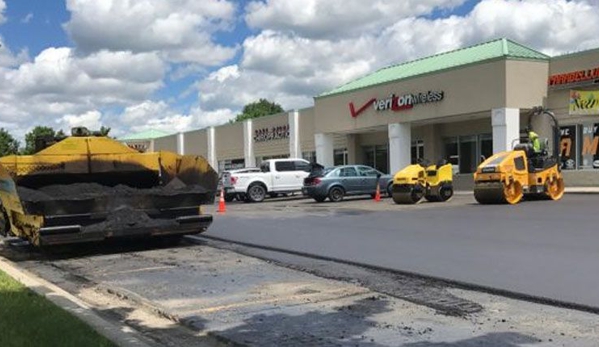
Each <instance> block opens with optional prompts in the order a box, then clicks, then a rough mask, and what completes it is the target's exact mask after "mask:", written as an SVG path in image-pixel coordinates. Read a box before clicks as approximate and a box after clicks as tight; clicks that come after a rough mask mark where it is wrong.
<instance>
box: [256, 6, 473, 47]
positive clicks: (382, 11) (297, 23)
mask: <svg viewBox="0 0 599 347" xmlns="http://www.w3.org/2000/svg"><path fill="white" fill-rule="evenodd" d="M464 2H465V0H404V1H397V0H376V1H369V2H368V3H364V1H361V0H327V1H319V0H267V1H264V2H263V1H252V2H250V3H249V4H248V5H247V7H246V11H247V15H246V21H247V23H248V24H249V25H250V26H251V27H254V28H259V29H271V30H276V31H283V32H285V31H292V32H294V33H295V34H297V35H299V36H302V37H308V38H315V39H318V38H327V39H334V38H344V37H345V38H347V37H357V36H361V35H364V34H365V33H368V34H376V33H377V32H378V31H380V30H381V29H382V28H385V27H387V26H389V25H391V24H393V23H394V22H395V21H397V20H399V19H402V18H407V17H412V16H420V15H426V14H430V13H431V12H432V11H433V10H434V9H452V8H455V7H457V6H459V5H461V4H462V3H464Z"/></svg>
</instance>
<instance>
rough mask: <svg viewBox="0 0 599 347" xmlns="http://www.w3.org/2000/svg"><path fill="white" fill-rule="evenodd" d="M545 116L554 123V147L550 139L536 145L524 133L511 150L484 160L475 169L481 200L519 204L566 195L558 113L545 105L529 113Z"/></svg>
mask: <svg viewBox="0 0 599 347" xmlns="http://www.w3.org/2000/svg"><path fill="white" fill-rule="evenodd" d="M539 116H544V117H545V118H548V119H549V120H550V121H551V123H552V133H553V134H552V135H553V148H552V150H551V152H549V151H548V148H547V147H549V146H548V140H547V139H543V141H541V143H542V146H541V148H537V149H536V150H535V148H534V147H533V144H532V142H531V139H529V138H528V136H525V137H524V138H523V139H521V140H520V143H518V144H516V145H515V146H514V149H513V150H511V151H505V152H500V153H496V154H494V155H492V156H491V157H489V158H488V159H487V160H485V161H484V162H482V163H481V164H480V165H479V166H478V168H477V169H476V172H475V173H474V198H475V199H476V201H478V202H479V203H481V204H517V203H519V202H520V201H521V200H522V199H523V198H524V199H528V200H538V199H548V200H559V199H561V198H562V196H563V195H564V179H563V177H562V173H561V168H560V160H559V154H560V151H559V124H558V122H557V119H556V117H555V115H554V114H553V113H552V112H551V111H548V110H546V109H544V108H542V107H535V108H533V109H532V111H531V112H530V114H529V118H528V129H532V119H533V118H534V117H539Z"/></svg>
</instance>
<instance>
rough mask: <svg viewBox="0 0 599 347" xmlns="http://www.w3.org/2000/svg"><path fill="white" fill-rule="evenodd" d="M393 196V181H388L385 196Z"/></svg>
mask: <svg viewBox="0 0 599 347" xmlns="http://www.w3.org/2000/svg"><path fill="white" fill-rule="evenodd" d="M392 196H393V181H391V182H389V184H387V197H389V198H390V197H392Z"/></svg>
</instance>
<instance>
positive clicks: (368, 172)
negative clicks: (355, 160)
mask: <svg viewBox="0 0 599 347" xmlns="http://www.w3.org/2000/svg"><path fill="white" fill-rule="evenodd" d="M358 171H360V176H366V177H376V176H377V171H376V170H375V169H373V168H370V167H367V166H358Z"/></svg>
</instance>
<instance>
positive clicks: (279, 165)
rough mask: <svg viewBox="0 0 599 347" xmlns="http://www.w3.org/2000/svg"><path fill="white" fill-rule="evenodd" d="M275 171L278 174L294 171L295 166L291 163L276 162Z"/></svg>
mask: <svg viewBox="0 0 599 347" xmlns="http://www.w3.org/2000/svg"><path fill="white" fill-rule="evenodd" d="M275 169H276V170H277V171H279V172H283V171H295V164H294V163H293V162H292V161H277V162H275Z"/></svg>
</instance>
